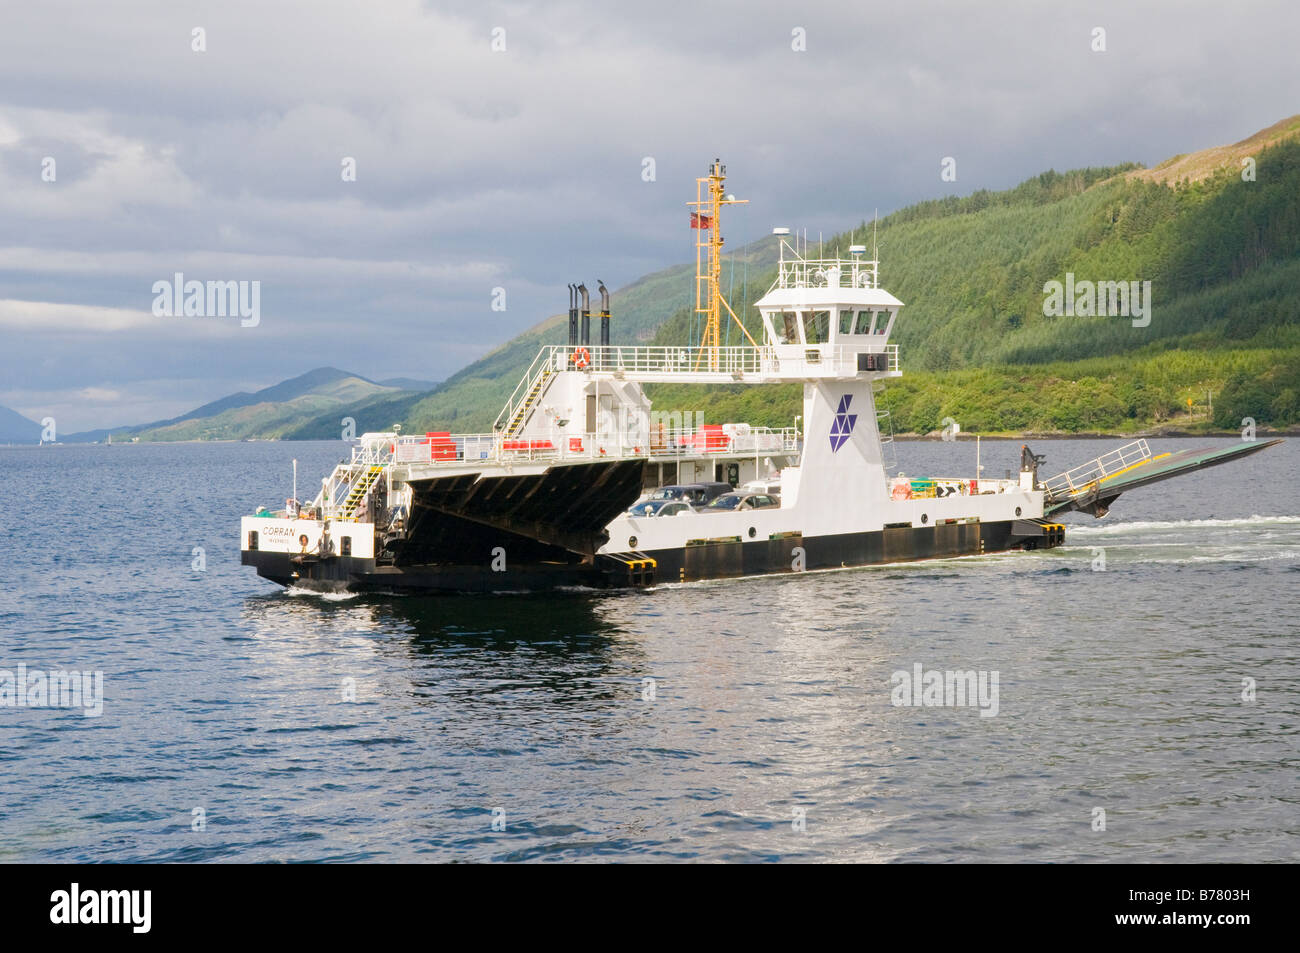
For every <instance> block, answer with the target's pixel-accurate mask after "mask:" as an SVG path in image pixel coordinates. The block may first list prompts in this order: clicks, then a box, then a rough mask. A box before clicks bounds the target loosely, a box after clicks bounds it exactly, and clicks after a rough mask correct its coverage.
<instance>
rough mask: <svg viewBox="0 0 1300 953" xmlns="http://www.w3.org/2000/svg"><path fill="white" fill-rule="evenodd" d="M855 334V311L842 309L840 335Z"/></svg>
mask: <svg viewBox="0 0 1300 953" xmlns="http://www.w3.org/2000/svg"><path fill="white" fill-rule="evenodd" d="M852 333H853V309H852V308H840V334H841V335H845V334H852Z"/></svg>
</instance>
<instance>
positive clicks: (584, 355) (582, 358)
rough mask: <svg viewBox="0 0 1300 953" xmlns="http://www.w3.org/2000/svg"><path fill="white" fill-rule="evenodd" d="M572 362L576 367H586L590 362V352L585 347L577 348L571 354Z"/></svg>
mask: <svg viewBox="0 0 1300 953" xmlns="http://www.w3.org/2000/svg"><path fill="white" fill-rule="evenodd" d="M573 363H574V364H575V365H576V366H578V367H586V366H587V365H589V364H590V363H591V352H590V351H588V350H587V349H586V348H585V347H580V348H578V350H577V351H575V352H574V354H573Z"/></svg>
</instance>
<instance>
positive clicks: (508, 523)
mask: <svg viewBox="0 0 1300 953" xmlns="http://www.w3.org/2000/svg"><path fill="white" fill-rule="evenodd" d="M644 468H645V461H644V460H611V461H595V462H592V463H582V464H570V465H565V466H556V467H551V468H549V469H547V470H545V471H544V472H542V473H524V474H508V475H492V476H483V475H482V474H481V473H467V474H457V475H453V476H446V477H434V478H432V479H427V480H413V481H411V489H412V493H413V499H412V506H411V520H410V528H409V530H408V534H407V539H406V540H405V541H404V543H403V544H402V545H401V547H400V549H399V551H398V554H397V564H398V565H399V566H400V565H423V564H438V563H456V564H461V565H463V564H467V563H469V564H472V563H476V562H480V561H481V562H482V563H483V564H484V565H487V564H488V563H489V562H490V561H491V560H492V559H493V556H494V550H496V549H497V547H501V548H502V549H504V550H505V552H506V555H507V558H508V559H510V561H511V562H512V563H514V564H519V563H532V562H558V563H589V562H591V561H592V559H593V557H594V556H595V553H596V550H597V549H599V548H600V547H601V546H603V545H604V544H605V542H606V540H607V539H608V536H607V534H606V532H605V527H606V525H608V524H609V522H610V520H612V519H613V518H614V517H615V516H617V515H618V514H619V513H621V512H623V510H625V509H627V507H629V506H631V505H632V504H633V503H634V502H636V500H637V497H638V496H640V495H641V491H642V479H643V470H644Z"/></svg>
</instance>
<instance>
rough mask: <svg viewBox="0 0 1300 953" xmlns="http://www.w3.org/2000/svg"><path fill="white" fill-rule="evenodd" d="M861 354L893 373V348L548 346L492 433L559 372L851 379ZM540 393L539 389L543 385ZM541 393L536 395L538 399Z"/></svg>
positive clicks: (895, 347) (895, 361)
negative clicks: (882, 360) (880, 360)
mask: <svg viewBox="0 0 1300 953" xmlns="http://www.w3.org/2000/svg"><path fill="white" fill-rule="evenodd" d="M861 353H871V354H886V355H888V369H889V370H890V371H897V370H899V356H898V345H897V344H871V345H867V346H865V347H864V346H862V345H848V344H835V345H831V344H827V343H821V344H806V345H805V344H798V343H791V344H778V345H772V344H768V345H763V346H760V347H753V346H749V345H746V346H741V347H719V348H701V347H647V346H636V345H628V346H623V345H609V346H606V347H600V346H595V347H584V346H581V345H579V346H578V347H569V346H567V345H559V344H548V345H545V346H543V347H542V349H541V351H540V352H539V353H538V355H537V357H536V358H534V360H533V363H532V364H531V365H530V366H529V368H528V372H527V373H526V374H525V375H524V376H523V378H522V379H521V380H520V382H519V384H518V386H517V387H515V390H514V392H513V393H512V394H511V395H510V399H509V400H508V401H507V402H506V405H505V407H504V408H502V410H501V413H500V414H499V415H498V416H497V419H496V423H495V424H494V425H493V429H494V430H496V431H503V430H508V428H509V425H510V424H511V422H512V421H514V420H515V418H516V416H517V415H518V414H519V412H520V410H521V409H523V408H525V405H526V404H527V402H528V399H529V395H530V394H532V393H533V388H534V387H535V386H536V385H538V384H539V383H540V382H542V381H543V378H544V377H545V376H547V375H549V374H552V373H556V372H558V371H561V370H571V371H592V372H602V373H609V374H613V375H615V376H619V375H622V374H626V375H629V376H633V377H635V376H638V375H656V376H657V375H666V376H675V375H681V376H682V377H683V378H689V376H690V375H692V374H705V373H707V374H724V375H729V376H735V377H739V376H740V375H758V376H763V375H773V376H779V375H781V374H782V373H784V374H786V375H794V374H800V373H803V372H805V371H806V372H807V373H808V374H810V375H811V376H818V377H819V376H825V375H827V374H849V375H851V374H856V373H857V356H858V354H861ZM543 389H544V384H543ZM540 394H541V391H539V392H538V395H537V396H538V397H540Z"/></svg>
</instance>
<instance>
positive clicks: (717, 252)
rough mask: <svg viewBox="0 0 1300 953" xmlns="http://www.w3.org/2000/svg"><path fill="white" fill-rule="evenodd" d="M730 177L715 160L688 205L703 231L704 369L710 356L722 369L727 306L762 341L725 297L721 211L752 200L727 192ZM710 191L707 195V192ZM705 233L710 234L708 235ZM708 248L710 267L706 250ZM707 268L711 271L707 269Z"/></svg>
mask: <svg viewBox="0 0 1300 953" xmlns="http://www.w3.org/2000/svg"><path fill="white" fill-rule="evenodd" d="M726 178H727V167H726V166H725V165H723V164H722V160H720V159H714V160H713V164H712V165H711V166H710V167H709V174H708V175H707V176H705V177H703V178H700V179H696V180H695V201H694V202H688V203H687V204H688V205H692V206H694V207H695V211H694V212H693V213H692V214H691V227H692V228H694V229H697V230H698V231H699V234H698V235H697V236H696V238H695V311H696V313H697V314H702V315H704V334H703V336H702V337H701V338H700V352H699V354H698V356H697V357H696V359H695V369H696V370H699V369H700V362H701V361H702V360H704V357H705V355H706V354H707V355H708V362H709V364H708V369H709V370H711V371H716V370H718V369H719V349H720V347H721V344H722V310H723V309H724V308H725V309H726V310H727V313H728V314H730V315H731V318H732V320H733V321H735V322H736V324H738V325H739V326H740V330H741V331H743V332H744V334H745V337H747V338H749V343H750V344H752V345H754V346H755V347H757V346H758V342H757V341H755V340H754V338H753V336H752V335H751V334H750V333H749V332H748V331H747V330H745V325H744V322H742V321H741V320H740V318H738V317H736V312H734V311H732V310H731V305H729V304H728V303H727V301H726V299H725V298H723V297H722V288H721V285H720V282H719V278H721V276H722V227H721V221H720V219H719V213H720V212H721V210H722V206H724V205H743V204H744V203H746V202H748V201H749V199H738V198H734V197H732V196H729V195H725V194H724V193H723V191H722V183H723V182H724V181H726ZM706 190H707V193H708V195H707V197H706V196H705V192H706ZM705 232H707V233H708V237H707V238H706V237H705V234H704V233H705ZM706 248H707V249H708V256H707V266H706V260H705V249H706ZM706 267H707V270H706Z"/></svg>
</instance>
